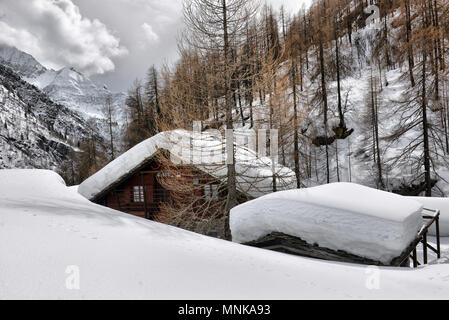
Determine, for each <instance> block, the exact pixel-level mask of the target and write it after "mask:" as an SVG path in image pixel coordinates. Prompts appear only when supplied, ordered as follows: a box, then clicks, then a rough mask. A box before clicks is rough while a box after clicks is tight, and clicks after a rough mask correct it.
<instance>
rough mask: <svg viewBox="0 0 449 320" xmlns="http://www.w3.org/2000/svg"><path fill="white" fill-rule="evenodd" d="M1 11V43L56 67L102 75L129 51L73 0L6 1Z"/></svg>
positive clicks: (113, 67) (0, 4)
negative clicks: (83, 14) (117, 58)
mask: <svg viewBox="0 0 449 320" xmlns="http://www.w3.org/2000/svg"><path fill="white" fill-rule="evenodd" d="M0 12H2V13H3V16H1V18H0V43H6V44H8V45H11V46H15V47H17V48H18V49H20V50H23V51H26V52H28V53H30V54H31V55H33V56H34V57H35V58H36V59H37V60H39V61H40V62H42V63H43V64H45V65H47V66H49V67H52V68H61V67H64V66H71V67H75V68H77V69H79V70H80V71H82V72H85V73H87V74H102V73H104V72H107V71H112V70H114V69H115V64H114V62H113V60H112V59H113V58H115V57H120V56H123V55H125V54H127V53H128V50H127V49H126V48H125V47H124V46H122V45H121V44H120V39H119V38H118V37H117V36H116V35H115V34H114V33H112V32H111V31H110V30H109V29H108V28H107V27H106V25H105V24H103V23H102V22H101V21H99V20H98V19H88V18H87V17H83V16H82V14H81V12H80V10H79V8H78V6H76V5H75V4H74V3H73V2H72V0H2V1H1V3H0Z"/></svg>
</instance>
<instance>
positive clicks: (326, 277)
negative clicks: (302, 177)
mask: <svg viewBox="0 0 449 320" xmlns="http://www.w3.org/2000/svg"><path fill="white" fill-rule="evenodd" d="M75 191H76V190H74V188H66V187H65V186H64V184H63V182H62V179H61V178H60V177H59V176H58V175H56V174H55V173H52V172H49V171H39V170H32V171H31V170H28V171H27V170H0V288H1V290H0V299H11V298H63V299H87V298H94V299H95V298H102V299H107V298H111V299H114V298H125V299H126V298H136V299H139V298H147V299H166V298H168V299H218V298H230V299H240V298H242V299H264V298H266V299H282V298H284V299H299V298H306V299H307V298H316V299H317V298H321V299H335V298H339V299H355V298H373V299H386V298H400V299H404V298H414V299H421V298H427V299H433V298H436V299H442V298H446V299H447V298H449V267H448V265H444V264H440V265H432V266H426V267H424V268H420V269H417V270H407V269H393V268H380V269H367V268H366V267H365V266H357V265H351V264H343V263H330V262H324V261H318V260H313V259H307V258H301V257H296V256H291V255H286V254H282V253H277V252H272V251H267V250H262V249H257V248H251V247H246V246H242V245H239V244H236V243H231V242H226V241H223V240H218V239H213V238H209V237H205V236H202V235H198V234H194V233H191V232H187V231H183V230H180V229H177V228H173V227H170V226H166V225H162V224H159V223H155V222H152V221H148V220H144V219H141V218H137V217H133V216H130V215H126V214H123V213H120V212H117V211H114V210H110V209H108V208H105V207H101V206H98V205H95V204H92V203H90V202H89V201H87V200H86V199H84V198H83V197H82V196H80V195H78V194H77V193H76V192H75ZM69 266H76V267H78V268H79V276H80V278H79V279H80V282H79V284H80V289H79V290H76V289H72V290H69V289H67V288H66V281H67V279H68V278H69V277H70V276H71V275H73V274H74V273H73V270H76V268H75V269H74V268H73V267H69ZM66 271H68V273H66ZM377 275H378V276H379V278H378V280H379V282H378V289H376V288H377V286H376V281H374V286H373V282H372V281H371V279H372V278H373V277H376V276H377ZM70 283H71V282H70V281H69V284H70ZM367 284H368V285H367ZM370 288H371V289H370Z"/></svg>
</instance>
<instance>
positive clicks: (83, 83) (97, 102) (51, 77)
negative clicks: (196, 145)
mask: <svg viewBox="0 0 449 320" xmlns="http://www.w3.org/2000/svg"><path fill="white" fill-rule="evenodd" d="M0 64H4V65H6V66H8V67H10V68H12V69H13V70H14V71H16V72H17V73H19V75H21V76H22V77H23V79H24V80H26V81H27V82H29V83H30V84H32V85H34V86H36V87H38V88H39V89H41V90H43V91H44V92H46V93H47V94H48V95H49V97H50V98H51V99H52V100H53V101H55V102H58V103H61V104H63V105H65V106H67V107H69V108H71V109H72V110H75V111H78V112H80V114H81V115H82V116H83V117H84V118H89V117H101V107H102V106H103V105H104V104H105V102H106V99H107V98H108V97H110V99H111V103H112V104H113V105H115V106H116V107H117V108H119V109H123V108H122V107H123V106H124V104H125V99H126V95H125V94H124V93H114V92H111V91H110V90H108V89H107V87H106V86H99V85H97V84H96V83H94V82H93V81H92V80H91V79H89V77H87V76H85V75H83V74H81V73H80V72H78V71H76V70H75V69H74V68H62V69H61V70H59V71H55V70H52V69H47V68H46V67H44V66H43V65H41V64H40V63H39V62H38V61H37V60H36V59H35V58H33V57H32V56H31V55H29V54H27V53H25V52H22V51H20V50H18V49H16V48H14V47H9V46H6V45H0ZM120 115H121V113H120V112H119V116H120Z"/></svg>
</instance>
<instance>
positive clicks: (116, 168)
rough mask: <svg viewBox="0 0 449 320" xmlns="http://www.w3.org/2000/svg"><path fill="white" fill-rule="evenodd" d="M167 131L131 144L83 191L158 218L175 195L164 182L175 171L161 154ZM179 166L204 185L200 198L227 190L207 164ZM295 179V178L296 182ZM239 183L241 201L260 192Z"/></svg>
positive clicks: (97, 199)
mask: <svg viewBox="0 0 449 320" xmlns="http://www.w3.org/2000/svg"><path fill="white" fill-rule="evenodd" d="M163 134H164V133H160V134H158V135H156V136H154V137H152V138H149V139H147V140H146V141H144V142H142V143H140V144H139V145H137V146H135V147H133V148H131V149H130V150H129V151H127V152H125V153H124V154H123V155H121V156H120V157H118V158H117V159H115V160H114V161H112V162H111V163H109V164H108V165H107V166H106V167H104V168H103V169H101V170H100V171H98V172H97V173H95V174H94V175H92V176H91V177H89V178H88V179H86V180H85V181H84V182H83V183H82V184H81V185H80V186H79V189H78V191H79V193H81V194H82V195H83V196H85V197H86V198H88V199H89V200H90V201H92V202H95V203H97V204H100V205H103V206H107V207H109V208H112V209H115V210H119V211H122V212H126V213H129V214H133V215H136V216H139V217H142V218H147V219H154V217H155V216H156V215H157V214H158V213H159V212H160V208H161V205H162V204H164V203H168V202H170V201H171V198H172V194H171V192H170V191H169V190H168V189H166V188H164V186H163V184H162V183H161V178H163V177H164V175H173V174H174V173H173V171H172V170H170V172H167V171H166V170H165V168H166V164H165V166H164V164H162V163H161V160H160V159H161V157H159V156H160V155H161V153H163V154H164V159H167V158H168V157H167V154H168V150H169V149H170V146H168V145H167V144H166V141H164V137H163ZM264 169H265V170H266V168H264ZM285 169H286V168H285ZM176 170H177V171H176V172H177V173H176V174H177V175H179V177H180V178H182V179H188V183H191V184H199V185H200V188H195V192H196V193H197V194H195V196H196V197H197V198H204V199H205V200H207V201H214V200H219V199H221V197H223V196H225V194H226V192H225V190H222V189H220V187H219V181H217V179H216V177H214V176H213V175H212V174H210V173H209V172H207V170H204V168H201V167H199V166H194V165H188V166H187V165H179V166H177V169H176ZM292 177H294V175H292ZM268 178H269V179H271V177H268ZM246 180H248V177H245V182H246ZM256 180H257V181H256ZM256 180H255V187H257V185H260V184H261V182H266V181H265V180H266V179H262V180H261V179H260V177H259V178H258V179H256ZM293 182H294V181H293V179H292V184H293ZM292 184H290V185H292ZM290 185H288V187H290ZM237 187H238V192H239V194H238V197H239V201H240V202H244V201H247V200H248V199H251V198H254V197H256V196H257V194H254V193H252V192H251V190H244V188H243V187H242V184H241V185H238V186H237ZM259 187H260V186H259ZM264 187H265V185H264ZM280 187H282V185H281V186H280ZM252 188H253V186H251V189H252ZM259 189H260V188H259ZM254 190H256V189H255V188H254ZM267 191H271V190H267ZM198 193H201V194H198Z"/></svg>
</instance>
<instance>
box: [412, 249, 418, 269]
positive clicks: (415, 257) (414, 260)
mask: <svg viewBox="0 0 449 320" xmlns="http://www.w3.org/2000/svg"><path fill="white" fill-rule="evenodd" d="M417 266H418V258H417V256H416V246H415V248H414V249H413V268H416V267H417Z"/></svg>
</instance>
